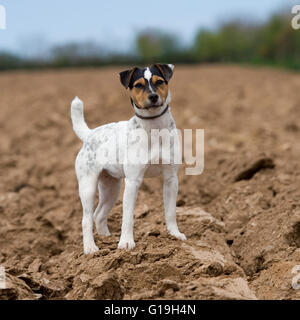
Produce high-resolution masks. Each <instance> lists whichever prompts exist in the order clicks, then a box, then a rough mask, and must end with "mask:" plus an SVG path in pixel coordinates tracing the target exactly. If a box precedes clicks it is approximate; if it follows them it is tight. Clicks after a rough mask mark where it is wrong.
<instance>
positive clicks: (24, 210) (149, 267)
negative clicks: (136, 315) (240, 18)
mask: <svg viewBox="0 0 300 320" xmlns="http://www.w3.org/2000/svg"><path fill="white" fill-rule="evenodd" d="M121 70H122V68H121V69H119V68H103V69H77V70H71V69H70V70H63V71H33V72H27V71H26V72H25V71H24V72H8V73H1V74H0V88H1V96H0V104H1V116H0V154H1V156H0V176H1V179H0V264H1V265H2V266H3V267H5V270H6V289H0V298H1V299H299V298H300V290H295V289H293V287H292V279H293V278H294V281H295V280H297V279H296V278H295V276H296V273H292V270H293V268H294V267H295V266H296V265H300V160H299V159H300V143H299V141H300V124H299V118H300V95H299V87H300V74H297V73H291V72H286V71H281V70H272V69H267V68H259V69H256V68H250V67H239V66H222V65H218V66H214V65H211V66H190V67H188V66H187V67H185V66H178V67H177V68H175V74H174V78H173V79H172V81H171V83H170V87H171V92H172V103H171V106H172V113H173V116H174V118H175V120H176V124H177V127H178V128H182V129H184V128H189V129H192V128H194V129H196V128H200V129H205V167H204V172H203V174H202V175H200V176H188V175H185V171H184V167H185V165H183V166H182V168H181V169H180V172H179V195H178V202H177V205H178V207H177V213H178V215H177V216H178V224H179V229H180V230H181V231H182V232H184V233H185V234H186V236H187V238H188V240H187V241H184V242H182V241H180V240H177V239H175V238H172V237H171V236H169V235H168V234H167V232H166V227H165V223H164V214H163V200H162V181H161V179H160V178H154V179H147V180H145V181H144V182H143V185H142V187H141V189H140V192H139V197H138V200H137V205H136V210H135V229H134V230H135V241H136V248H135V249H134V250H132V251H121V250H118V249H117V244H118V241H119V237H120V229H121V219H122V200H121V199H122V197H120V200H119V201H118V202H117V204H116V206H115V207H114V208H113V210H112V212H111V214H110V216H109V220H108V225H109V229H110V231H111V233H112V235H111V236H109V237H103V236H98V235H97V234H96V232H95V239H96V243H97V245H98V246H99V248H100V251H99V252H98V253H96V254H94V255H88V256H85V255H84V254H83V248H82V233H81V215H82V213H81V204H80V201H79V197H78V190H77V188H78V187H77V181H76V177H75V172H74V160H75V156H76V154H77V152H78V151H79V149H80V147H81V141H80V140H79V139H78V138H77V137H76V136H75V134H74V132H73V130H72V126H71V121H70V102H71V100H72V99H73V98H74V96H76V95H78V96H79V97H80V98H81V99H82V100H83V101H84V103H85V117H86V121H87V123H88V125H89V126H90V127H91V128H94V127H96V126H99V125H102V124H105V123H109V122H113V121H120V120H126V119H128V118H130V117H131V116H132V114H133V112H132V107H131V105H130V103H129V98H128V95H127V92H126V91H125V90H124V88H123V87H122V86H121V84H120V83H119V80H118V72H119V71H121ZM294 271H295V270H294ZM295 272H296V271H295Z"/></svg>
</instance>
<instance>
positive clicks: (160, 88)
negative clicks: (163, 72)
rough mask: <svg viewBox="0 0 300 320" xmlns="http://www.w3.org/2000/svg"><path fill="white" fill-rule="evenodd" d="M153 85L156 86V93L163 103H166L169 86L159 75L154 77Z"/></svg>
mask: <svg viewBox="0 0 300 320" xmlns="http://www.w3.org/2000/svg"><path fill="white" fill-rule="evenodd" d="M152 83H153V85H154V86H155V92H156V93H157V94H158V95H159V96H160V98H161V100H162V103H165V102H166V100H167V97H168V93H169V88H168V84H167V83H166V81H165V80H164V79H163V78H162V77H160V76H157V75H153V76H152Z"/></svg>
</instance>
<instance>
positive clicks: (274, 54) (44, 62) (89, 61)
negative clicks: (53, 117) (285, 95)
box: [0, 14, 300, 70]
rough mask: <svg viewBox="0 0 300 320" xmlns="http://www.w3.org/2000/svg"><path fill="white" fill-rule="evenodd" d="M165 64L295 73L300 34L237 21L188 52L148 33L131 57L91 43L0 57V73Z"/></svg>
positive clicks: (203, 36) (283, 17) (277, 18)
mask: <svg viewBox="0 0 300 320" xmlns="http://www.w3.org/2000/svg"><path fill="white" fill-rule="evenodd" d="M153 62H167V63H183V64H192V63H253V64H268V65H277V66H283V67H287V68H292V69H300V30H298V31H297V30H294V29H293V28H292V26H291V16H289V15H287V14H274V15H272V16H271V17H270V18H269V19H268V20H267V21H265V22H264V23H260V24H257V23H256V24H255V23H249V22H248V23H246V22H242V21H238V20H233V21H228V22H226V23H223V24H222V25H221V26H220V27H219V28H217V29H215V30H212V29H200V30H198V32H197V33H196V35H195V37H194V40H193V43H192V44H191V45H190V46H185V45H183V44H182V41H181V39H180V38H179V37H178V36H177V35H175V34H172V33H170V32H165V31H162V30H156V29H148V30H144V31H141V32H139V33H138V34H137V35H136V38H135V43H134V50H133V51H132V52H131V53H116V52H107V51H104V50H102V48H101V46H98V45H97V44H94V43H68V44H64V45H61V46H54V47H53V48H50V49H49V54H48V55H47V58H46V59H45V58H37V57H35V58H24V57H21V56H18V55H14V54H12V53H10V52H0V70H7V69H18V68H44V67H47V68H48V67H55V68H61V67H81V66H106V65H133V64H134V65H136V64H141V65H142V64H149V63H153Z"/></svg>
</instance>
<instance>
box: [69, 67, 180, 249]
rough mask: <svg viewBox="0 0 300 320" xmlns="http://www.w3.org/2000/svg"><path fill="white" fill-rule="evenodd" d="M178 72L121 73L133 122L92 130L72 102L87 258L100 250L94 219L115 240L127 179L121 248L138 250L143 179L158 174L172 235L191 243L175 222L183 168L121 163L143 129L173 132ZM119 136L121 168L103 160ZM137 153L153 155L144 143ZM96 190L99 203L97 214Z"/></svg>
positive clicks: (168, 69)
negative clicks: (110, 221) (115, 215)
mask: <svg viewBox="0 0 300 320" xmlns="http://www.w3.org/2000/svg"><path fill="white" fill-rule="evenodd" d="M173 69H174V66H173V65H171V64H154V65H152V66H150V67H146V68H139V67H135V68H132V69H130V70H126V71H123V72H120V74H119V76H120V81H121V84H122V85H123V86H124V87H125V88H126V89H128V90H129V92H130V101H131V104H132V106H133V110H134V113H135V114H134V116H133V117H132V118H131V119H130V120H128V121H121V122H116V123H111V124H107V125H103V126H100V127H97V128H95V129H89V128H88V126H87V124H86V122H85V120H84V115H83V103H82V101H81V100H80V99H79V98H78V97H76V98H75V99H74V100H73V101H72V103H71V119H72V124H73V130H74V131H75V133H76V135H77V136H78V137H79V139H81V140H82V141H83V146H82V148H81V150H80V151H79V153H78V155H77V157H76V161H75V170H76V176H77V180H78V187H79V196H80V200H81V204H82V208H83V218H82V234H83V248H84V253H85V254H92V253H95V252H96V251H98V250H99V248H98V247H97V246H96V244H95V241H94V237H93V220H94V222H95V225H96V230H97V232H98V234H99V235H103V236H109V235H110V232H109V229H108V226H107V217H108V214H109V212H110V211H111V209H112V207H113V206H114V204H115V202H116V201H117V199H118V197H119V194H120V189H121V184H122V180H123V179H124V180H125V189H124V195H123V218H122V228H121V237H120V240H119V244H118V248H119V249H126V250H131V249H133V248H135V242H134V237H133V225H134V207H135V203H136V199H137V195H138V190H139V187H140V185H141V183H142V181H143V178H144V177H146V178H147V177H154V176H158V175H162V176H163V200H164V209H165V222H166V227H167V230H168V232H169V234H171V235H172V236H174V237H176V238H178V239H180V240H186V236H185V235H184V234H183V233H181V232H180V231H179V230H178V226H177V221H176V199H177V193H178V178H177V171H178V167H179V164H176V163H175V162H174V161H172V159H171V161H170V163H169V164H163V163H159V164H152V163H151V161H150V160H151V159H149V160H148V161H146V162H145V163H138V164H132V163H130V162H126V161H123V162H122V161H120V157H121V158H122V157H124V154H125V153H126V148H127V147H128V144H126V143H125V142H124V141H125V140H124V141H123V140H122V139H125V137H128V135H129V134H130V133H131V132H133V131H134V130H136V129H143V130H144V131H145V132H146V133H147V134H148V135H150V132H151V130H152V129H159V130H160V129H167V130H168V131H171V130H174V129H176V125H175V122H174V119H173V116H172V114H171V110H170V106H169V103H170V101H171V95H170V91H169V87H168V83H169V81H170V79H171V78H172V75H173ZM116 136H118V137H119V138H118V139H119V140H118V144H117V146H116V148H117V152H118V156H119V161H118V163H112V162H110V161H109V160H107V161H105V160H104V161H103V158H101V155H102V154H101V152H102V151H103V148H104V144H105V146H106V147H107V146H108V148H110V146H111V145H113V144H114V145H115V139H114V140H113V137H116ZM103 137H105V139H104V138H103ZM132 148H133V150H135V151H141V152H145V153H148V151H149V149H148V147H147V148H146V150H145V145H144V144H142V142H141V141H135V142H134V143H133V145H132ZM150 148H151V147H150ZM106 149H107V148H106ZM180 156H181V155H180ZM173 157H174V154H173ZM100 158H101V159H100ZM159 158H160V160H162V156H161V153H159ZM100 160H101V161H100ZM97 186H98V190H99V202H98V206H97V208H96V209H95V211H94V198H95V194H96V189H97Z"/></svg>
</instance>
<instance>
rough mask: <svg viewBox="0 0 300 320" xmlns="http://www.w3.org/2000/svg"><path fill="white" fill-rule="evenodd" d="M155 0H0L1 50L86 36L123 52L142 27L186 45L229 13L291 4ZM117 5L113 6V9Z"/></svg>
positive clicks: (261, 16) (44, 46) (38, 48)
mask: <svg viewBox="0 0 300 320" xmlns="http://www.w3.org/2000/svg"><path fill="white" fill-rule="evenodd" d="M155 2H156V3H157V5H159V6H158V7H159V10H156V9H155V10H153V13H152V11H151V10H150V8H149V7H147V6H142V8H141V5H140V2H138V1H137V0H133V1H131V3H130V5H128V4H127V3H125V2H123V1H117V0H116V1H114V2H110V3H100V2H99V1H96V0H89V1H85V2H83V1H80V0H73V1H72V2H71V0H66V1H64V2H63V3H61V2H59V1H58V0H53V1H51V2H50V1H47V2H39V1H38V0H27V1H26V3H20V2H19V1H17V0H9V1H8V0H0V5H3V6H4V7H5V8H6V21H7V28H6V30H0V40H1V41H0V51H2V52H3V51H6V52H11V53H14V54H17V55H21V56H23V57H33V56H37V55H47V53H48V52H49V48H51V47H53V46H56V45H64V44H67V43H73V42H74V43H85V42H90V43H93V44H96V45H99V46H100V47H102V48H105V49H106V50H107V51H109V50H111V51H114V52H120V53H121V52H122V53H126V52H127V53H128V52H132V51H133V50H134V39H135V36H136V35H137V33H139V32H141V31H144V30H145V29H158V30H162V31H166V32H170V33H173V34H175V35H177V36H178V38H179V39H180V40H181V42H182V44H183V45H186V46H188V45H190V44H191V43H192V41H193V39H194V37H195V35H196V33H197V31H198V30H199V29H200V28H208V29H216V28H217V27H218V26H219V25H221V24H222V23H224V22H226V21H229V20H232V19H236V20H237V19H238V20H241V21H251V22H255V23H261V22H263V21H265V20H266V19H267V18H268V17H270V16H271V15H272V14H274V13H276V12H277V11H278V10H282V9H284V8H287V7H289V5H290V7H292V6H293V5H294V4H295V2H294V1H289V3H287V1H285V0H261V1H259V0H254V1H251V2H247V3H245V2H243V3H241V2H240V1H238V0H229V1H227V2H226V4H224V3H221V1H217V2H219V5H217V4H216V1H215V2H209V3H202V4H201V3H200V2H199V1H196V0H192V1H190V2H189V5H188V6H185V7H184V10H183V9H182V8H183V6H182V4H181V3H180V2H179V1H176V2H174V1H172V2H171V1H170V0H167V1H164V2H163V3H158V1H157V0H154V1H152V3H153V4H154V5H153V7H154V8H155ZM83 3H84V4H85V5H84V6H83V5H82V4H83ZM116 5H118V10H114V9H115V6H116ZM70 8H71V9H72V10H70ZM147 9H149V10H147ZM258 9H259V10H258ZM166 12H169V13H170V14H169V15H168V14H166ZM67 17H69V19H66V18H67Z"/></svg>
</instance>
